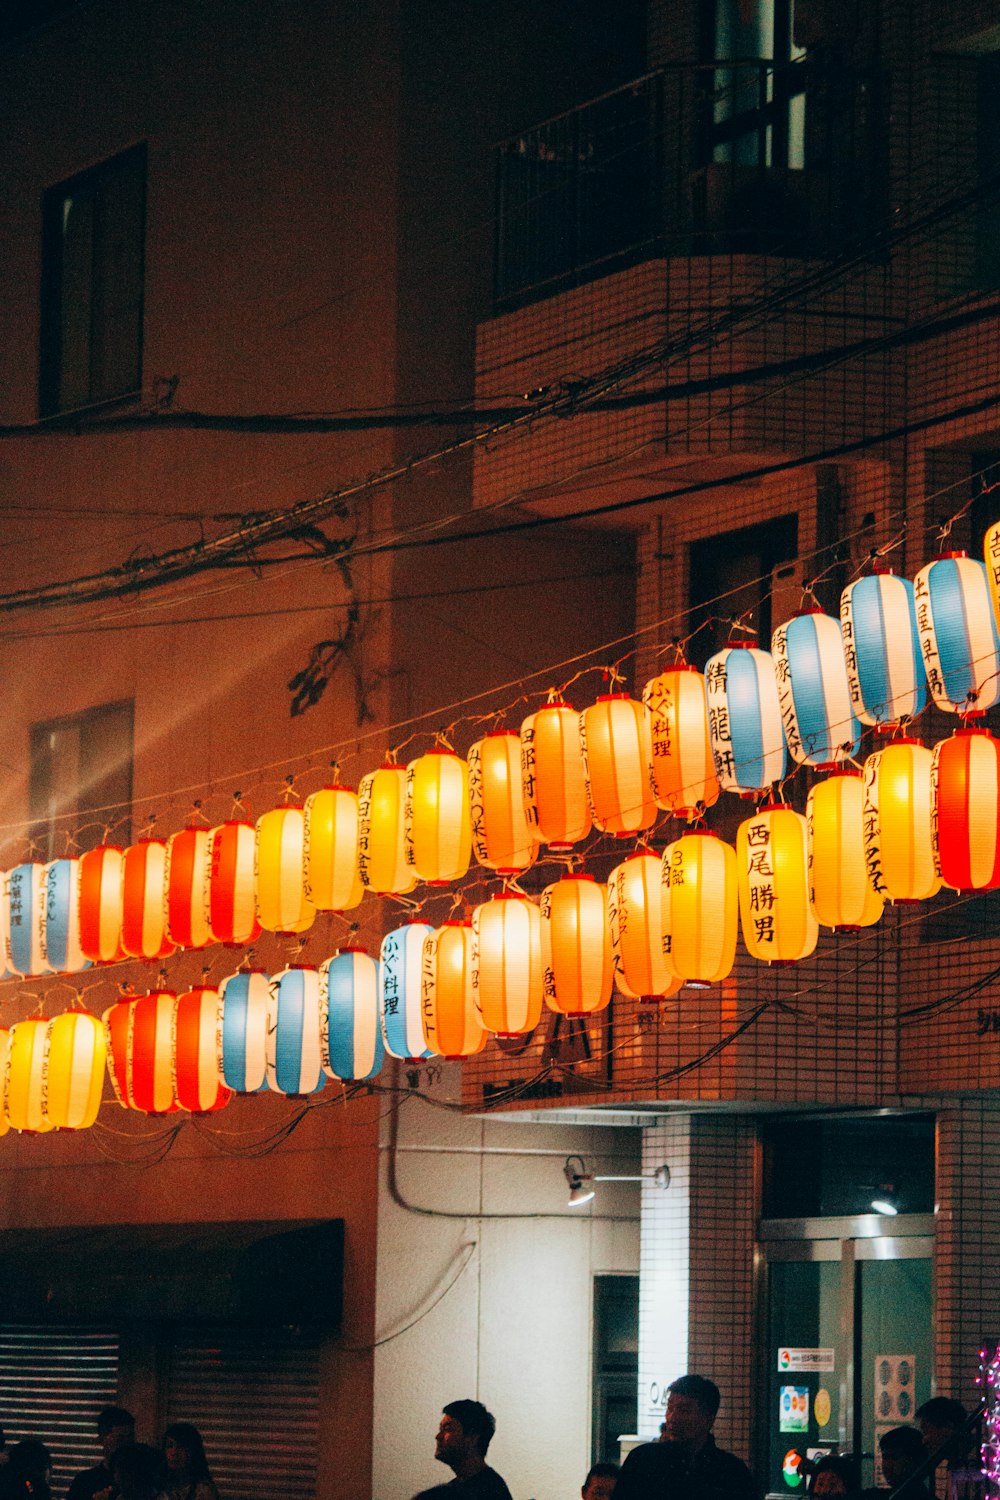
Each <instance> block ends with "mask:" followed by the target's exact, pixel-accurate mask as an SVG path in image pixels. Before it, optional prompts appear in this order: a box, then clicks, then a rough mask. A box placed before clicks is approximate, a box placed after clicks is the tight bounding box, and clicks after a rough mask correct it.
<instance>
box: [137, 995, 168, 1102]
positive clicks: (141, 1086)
mask: <svg viewBox="0 0 1000 1500" xmlns="http://www.w3.org/2000/svg"><path fill="white" fill-rule="evenodd" d="M176 1005H177V996H176V995H175V994H173V992H172V991H170V990H153V991H151V992H150V994H148V995H140V997H139V998H138V999H137V1000H134V1001H133V1002H132V1009H131V1015H130V1017H129V1031H128V1064H127V1068H128V1086H127V1090H126V1094H125V1098H126V1100H127V1102H128V1107H129V1108H130V1109H138V1110H141V1111H142V1112H143V1114H147V1115H166V1114H173V1113H174V1111H175V1110H176V1109H177V1099H176V1095H175V1091H174V1010H175V1008H176Z"/></svg>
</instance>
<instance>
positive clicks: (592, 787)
mask: <svg viewBox="0 0 1000 1500" xmlns="http://www.w3.org/2000/svg"><path fill="white" fill-rule="evenodd" d="M580 744H581V748H582V751H583V764H584V772H585V775H586V778H587V796H588V798H589V800H590V811H591V815H592V816H593V819H594V823H595V825H596V826H597V827H598V828H599V829H600V830H601V832H602V833H613V834H615V836H616V837H618V838H627V837H629V836H630V835H631V834H635V833H639V832H640V831H641V830H642V829H644V828H651V827H652V825H653V823H654V822H655V821H656V800H655V798H654V796H653V769H652V759H653V750H652V743H651V741H650V736H649V714H648V713H647V711H646V708H645V707H644V705H643V704H641V703H637V702H636V701H635V699H634V698H630V697H629V695H628V693H605V694H604V695H603V696H602V697H600V698H598V700H597V702H596V703H593V704H591V706H590V708H585V709H584V711H583V713H582V714H581V715H580Z"/></svg>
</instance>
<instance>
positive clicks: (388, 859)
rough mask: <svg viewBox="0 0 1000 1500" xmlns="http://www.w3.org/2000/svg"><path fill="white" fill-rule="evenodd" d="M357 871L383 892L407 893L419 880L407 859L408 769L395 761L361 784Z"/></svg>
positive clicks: (365, 881)
mask: <svg viewBox="0 0 1000 1500" xmlns="http://www.w3.org/2000/svg"><path fill="white" fill-rule="evenodd" d="M358 873H359V874H360V876H361V880H362V883H363V885H364V886H365V887H366V888H367V889H368V890H370V891H376V892H377V893H378V894H380V895H396V896H405V895H406V893H407V891H412V890H413V887H414V886H415V885H416V883H417V876H416V872H415V871H414V870H413V869H412V867H411V866H410V865H408V864H407V863H406V770H405V768H404V767H403V766H397V765H396V764H395V762H394V761H389V760H387V761H386V762H385V764H384V765H381V766H379V768H378V770H377V771H371V772H370V773H369V774H368V775H367V776H364V777H362V780H361V785H360V786H359V787H358Z"/></svg>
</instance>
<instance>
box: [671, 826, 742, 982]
mask: <svg viewBox="0 0 1000 1500" xmlns="http://www.w3.org/2000/svg"><path fill="white" fill-rule="evenodd" d="M663 886H664V890H663V900H664V908H665V911H664V920H665V927H666V930H667V932H668V934H669V944H670V948H669V953H668V955H667V956H668V959H669V962H670V964H671V965H672V967H673V968H674V970H675V971H676V972H677V973H678V974H680V975H682V976H683V978H684V980H685V983H687V984H696V985H705V984H717V983H718V982H719V981H720V980H722V979H725V978H726V976H727V974H729V973H730V971H731V970H732V967H733V962H734V960H735V958H736V925H737V879H736V851H735V849H733V848H732V846H731V845H729V844H725V843H723V841H722V839H720V838H717V837H716V836H715V834H714V833H709V831H708V830H707V829H702V828H694V829H691V830H690V831H689V832H687V833H685V834H684V835H683V836H682V837H681V838H679V839H676V840H675V841H674V843H672V844H668V845H667V847H666V849H665V850H664V851H663Z"/></svg>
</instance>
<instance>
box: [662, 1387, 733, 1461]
mask: <svg viewBox="0 0 1000 1500" xmlns="http://www.w3.org/2000/svg"><path fill="white" fill-rule="evenodd" d="M720 1399H721V1398H720V1396H719V1387H718V1386H717V1385H716V1384H715V1382H714V1381H713V1380H706V1378H705V1376H704V1375H682V1376H681V1377H680V1379H679V1380H675V1381H674V1382H673V1384H672V1385H669V1386H668V1387H667V1412H666V1426H667V1442H668V1443H680V1444H681V1446H682V1447H684V1448H687V1449H688V1450H689V1452H691V1453H697V1452H698V1450H699V1449H700V1448H703V1447H704V1446H705V1442H706V1441H707V1439H708V1435H709V1433H710V1432H711V1430H712V1423H713V1422H714V1421H715V1415H716V1412H717V1411H718V1410H719V1401H720Z"/></svg>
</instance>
